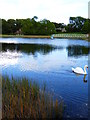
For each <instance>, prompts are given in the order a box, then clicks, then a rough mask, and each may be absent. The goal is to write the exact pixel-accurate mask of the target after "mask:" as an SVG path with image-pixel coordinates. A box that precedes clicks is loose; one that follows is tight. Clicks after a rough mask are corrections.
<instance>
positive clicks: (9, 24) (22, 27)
mask: <svg viewBox="0 0 90 120" xmlns="http://www.w3.org/2000/svg"><path fill="white" fill-rule="evenodd" d="M37 19H38V17H37V16H34V17H33V18H32V19H29V18H28V19H16V20H14V19H9V20H7V21H6V20H4V19H2V33H3V34H24V35H50V34H53V33H55V32H56V31H55V26H54V24H53V23H52V22H50V21H49V20H46V19H44V20H42V21H38V22H37V21H36V20H37Z"/></svg>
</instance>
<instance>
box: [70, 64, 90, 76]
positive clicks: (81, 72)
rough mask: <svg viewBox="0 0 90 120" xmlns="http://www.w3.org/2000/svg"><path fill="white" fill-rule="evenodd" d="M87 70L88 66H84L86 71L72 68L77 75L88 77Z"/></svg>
mask: <svg viewBox="0 0 90 120" xmlns="http://www.w3.org/2000/svg"><path fill="white" fill-rule="evenodd" d="M86 68H87V69H88V66H87V65H85V66H84V70H83V69H82V68H81V67H76V68H72V71H73V72H74V73H77V74H84V75H86V74H87V72H86Z"/></svg>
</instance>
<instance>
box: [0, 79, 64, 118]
mask: <svg viewBox="0 0 90 120" xmlns="http://www.w3.org/2000/svg"><path fill="white" fill-rule="evenodd" d="M2 83H3V84H2V117H3V119H5V118H6V119H10V118H12V119H21V118H24V119H26V118H28V119H34V120H37V119H47V118H48V119H49V118H50V119H62V114H63V102H61V103H60V104H59V103H58V101H57V100H56V102H55V101H53V99H52V97H51V95H50V94H48V93H47V92H46V91H45V88H44V89H40V88H39V86H38V85H37V84H36V83H35V82H34V83H31V82H29V81H28V80H27V79H21V80H15V79H14V78H13V77H12V79H11V80H10V79H9V78H8V77H4V78H2Z"/></svg>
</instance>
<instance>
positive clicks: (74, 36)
mask: <svg viewBox="0 0 90 120" xmlns="http://www.w3.org/2000/svg"><path fill="white" fill-rule="evenodd" d="M0 37H3V38H51V35H0ZM53 38H71V39H84V40H88V39H89V36H88V35H87V34H78V33H61V34H53Z"/></svg>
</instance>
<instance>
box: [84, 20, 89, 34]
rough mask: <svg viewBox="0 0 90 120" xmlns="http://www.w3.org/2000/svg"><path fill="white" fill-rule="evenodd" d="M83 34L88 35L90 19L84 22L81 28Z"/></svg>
mask: <svg viewBox="0 0 90 120" xmlns="http://www.w3.org/2000/svg"><path fill="white" fill-rule="evenodd" d="M82 32H83V33H90V19H88V20H86V21H85V23H84V25H83V28H82Z"/></svg>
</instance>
